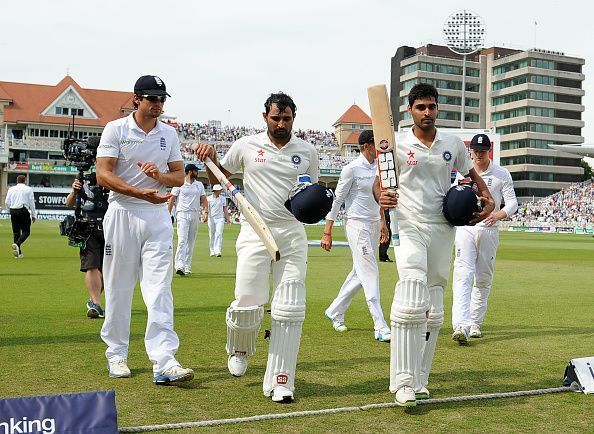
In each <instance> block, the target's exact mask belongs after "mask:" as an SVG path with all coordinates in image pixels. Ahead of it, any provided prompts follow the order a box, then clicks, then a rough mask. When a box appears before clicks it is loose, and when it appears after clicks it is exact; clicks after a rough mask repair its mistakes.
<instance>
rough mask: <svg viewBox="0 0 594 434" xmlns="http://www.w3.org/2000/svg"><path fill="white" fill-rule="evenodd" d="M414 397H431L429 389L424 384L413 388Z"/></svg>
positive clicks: (418, 398)
mask: <svg viewBox="0 0 594 434" xmlns="http://www.w3.org/2000/svg"><path fill="white" fill-rule="evenodd" d="M415 398H416V399H417V400H420V399H429V398H431V392H429V390H428V389H427V388H426V387H425V386H421V387H420V388H418V389H415Z"/></svg>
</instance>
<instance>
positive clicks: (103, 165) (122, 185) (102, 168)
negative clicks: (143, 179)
mask: <svg viewBox="0 0 594 434" xmlns="http://www.w3.org/2000/svg"><path fill="white" fill-rule="evenodd" d="M117 161H118V159H117V158H115V157H97V165H96V168H97V182H98V183H99V185H101V186H102V187H105V188H107V189H108V190H111V191H115V192H117V193H121V194H125V195H126V196H131V197H136V198H138V199H142V200H146V201H147V202H150V203H154V204H158V203H165V202H167V201H168V200H169V198H170V197H171V194H166V195H163V196H161V195H159V190H154V189H149V188H146V189H140V188H137V187H133V186H131V185H130V184H128V183H127V182H124V181H122V179H121V178H120V177H118V176H117V175H116V174H115V173H113V170H114V168H115V165H116V163H117ZM179 163H180V165H183V163H182V162H179ZM182 175H183V168H182Z"/></svg>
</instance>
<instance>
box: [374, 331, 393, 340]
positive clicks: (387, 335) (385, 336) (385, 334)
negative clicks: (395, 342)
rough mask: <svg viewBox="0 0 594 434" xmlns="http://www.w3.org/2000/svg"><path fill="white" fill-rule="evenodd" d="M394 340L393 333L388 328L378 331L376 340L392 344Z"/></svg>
mask: <svg viewBox="0 0 594 434" xmlns="http://www.w3.org/2000/svg"><path fill="white" fill-rule="evenodd" d="M391 339H392V331H391V330H390V329H388V328H385V329H381V330H376V331H375V340H376V341H380V342H390V340H391Z"/></svg>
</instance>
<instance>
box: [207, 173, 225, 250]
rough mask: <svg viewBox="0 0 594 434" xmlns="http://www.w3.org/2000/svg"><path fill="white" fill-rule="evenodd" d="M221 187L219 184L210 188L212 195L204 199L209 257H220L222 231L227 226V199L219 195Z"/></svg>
mask: <svg viewBox="0 0 594 434" xmlns="http://www.w3.org/2000/svg"><path fill="white" fill-rule="evenodd" d="M222 190H223V187H221V184H215V185H213V186H212V194H211V195H210V196H208V198H207V199H206V200H207V201H208V215H209V216H210V217H209V219H208V239H209V247H210V256H217V257H220V256H221V251H222V249H223V230H224V229H225V223H227V224H229V223H231V221H230V220H229V213H228V212H227V198H226V197H224V196H222V195H221V191H222Z"/></svg>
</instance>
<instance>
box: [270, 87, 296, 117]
mask: <svg viewBox="0 0 594 434" xmlns="http://www.w3.org/2000/svg"><path fill="white" fill-rule="evenodd" d="M272 104H276V106H277V107H278V109H279V111H280V112H284V111H285V109H286V108H287V107H289V108H290V109H291V111H292V112H293V116H295V113H296V112H297V106H296V105H295V103H294V102H293V98H291V97H290V96H289V95H287V94H286V93H283V92H277V93H271V94H270V96H269V97H268V99H267V100H266V102H265V103H264V110H265V111H266V114H268V112H270V109H271V108H272Z"/></svg>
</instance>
